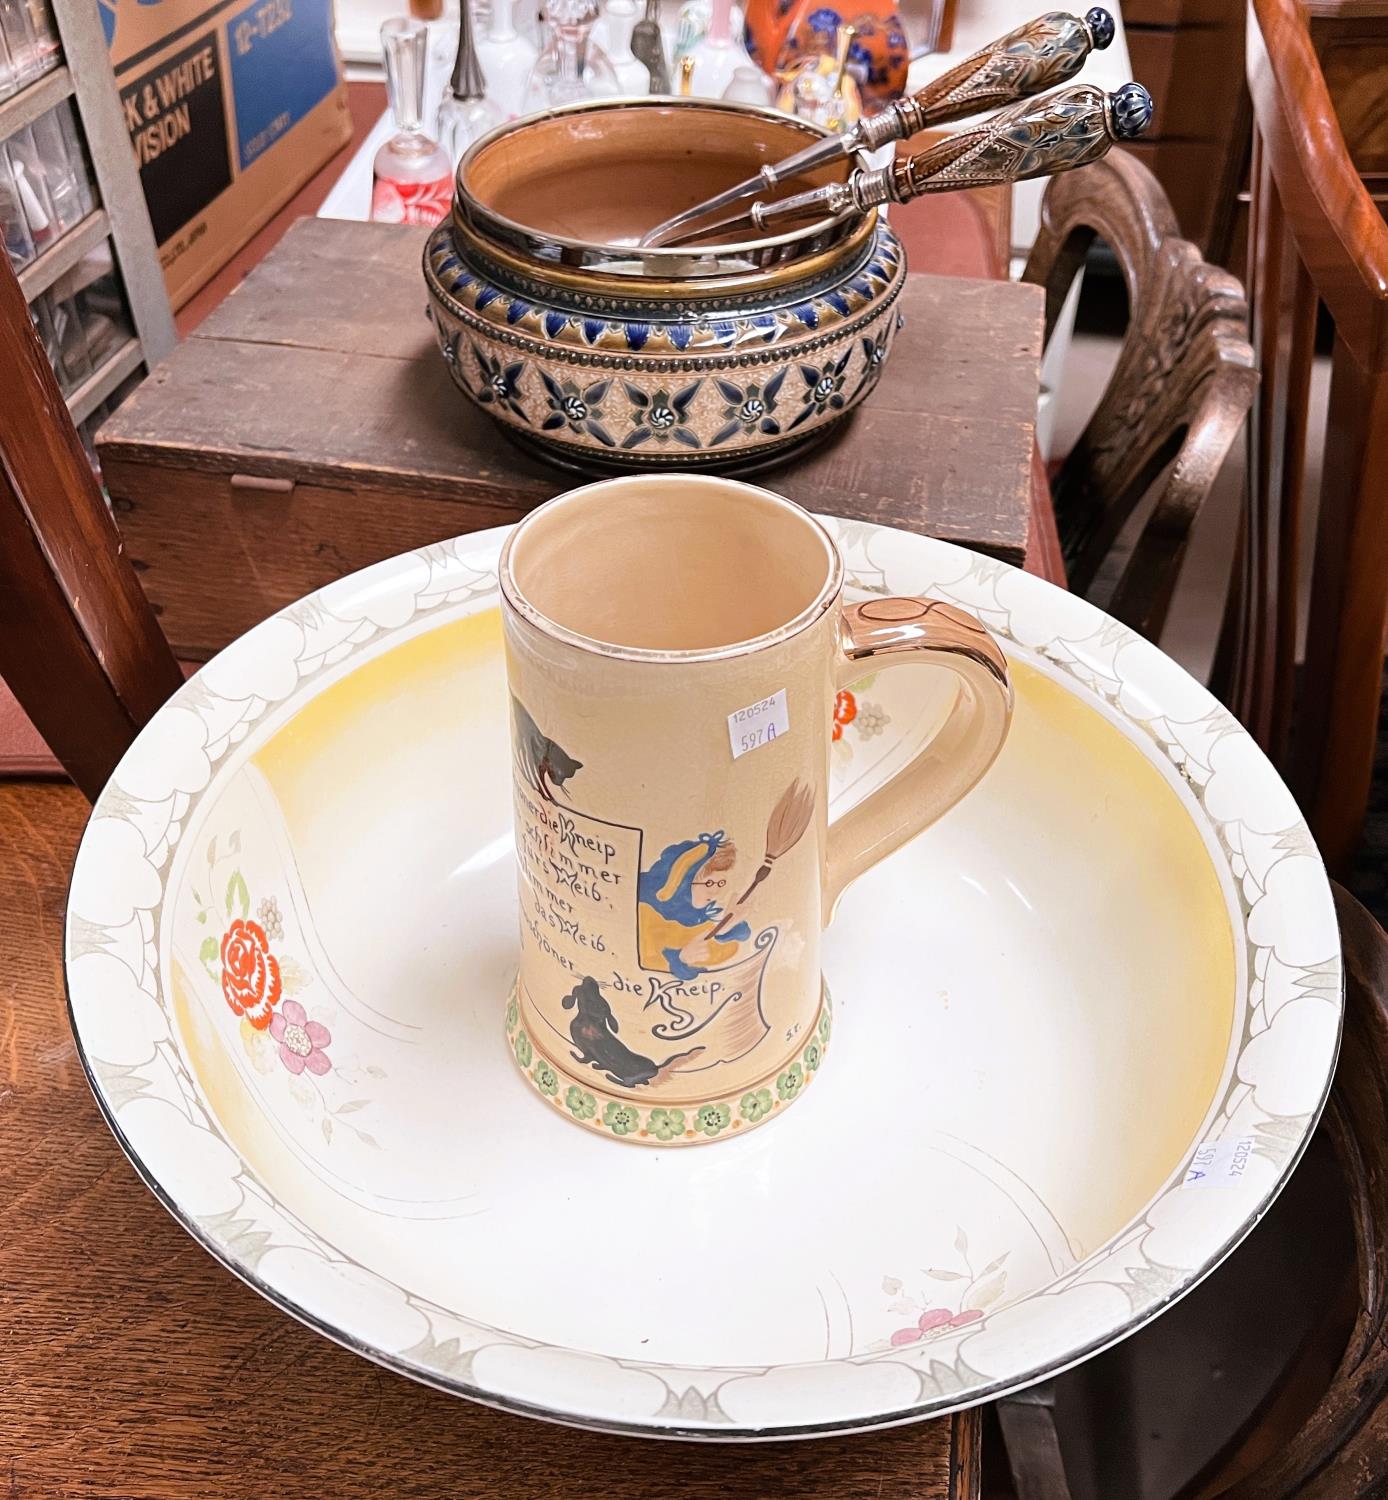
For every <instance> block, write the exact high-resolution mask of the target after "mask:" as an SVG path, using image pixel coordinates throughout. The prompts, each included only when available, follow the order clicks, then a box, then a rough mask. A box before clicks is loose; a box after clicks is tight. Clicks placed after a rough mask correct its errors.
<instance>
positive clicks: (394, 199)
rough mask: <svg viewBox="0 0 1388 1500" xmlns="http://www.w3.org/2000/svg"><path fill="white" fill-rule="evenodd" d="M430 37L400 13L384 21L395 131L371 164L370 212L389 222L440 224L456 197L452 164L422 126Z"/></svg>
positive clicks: (388, 83) (382, 25)
mask: <svg viewBox="0 0 1388 1500" xmlns="http://www.w3.org/2000/svg"><path fill="white" fill-rule="evenodd" d="M428 42H429V32H428V28H427V27H426V26H425V24H424V22H423V21H417V20H415V19H414V18H413V17H404V16H400V17H395V18H393V19H391V20H389V21H383V22H382V23H381V45H382V46H383V47H384V48H385V54H386V89H387V91H388V92H389V94H390V109H391V114H392V115H393V116H394V118H395V134H394V135H393V136H391V138H390V139H389V140H388V141H387V142H386V143H385V145H384V146H382V147H381V149H380V150H379V151H378V152H377V153H376V160H375V162H374V163H373V164H372V172H373V180H372V184H371V217H372V218H373V219H376V220H379V221H380V222H381V223H385V224H429V225H433V224H437V223H438V221H439V220H440V219H441V218H442V217H443V216H444V215H445V214H446V213H447V212H448V210H449V205H450V204H451V202H452V198H453V164H452V163H451V162H450V161H449V159H448V157H447V156H446V155H445V153H444V152H443V151H442V150H440V148H439V145H438V143H437V142H436V141H434V140H432V139H431V138H430V137H429V136H427V135H425V134H424V131H423V130H422V129H421V126H422V124H423V122H424V74H425V61H426V58H427V56H428Z"/></svg>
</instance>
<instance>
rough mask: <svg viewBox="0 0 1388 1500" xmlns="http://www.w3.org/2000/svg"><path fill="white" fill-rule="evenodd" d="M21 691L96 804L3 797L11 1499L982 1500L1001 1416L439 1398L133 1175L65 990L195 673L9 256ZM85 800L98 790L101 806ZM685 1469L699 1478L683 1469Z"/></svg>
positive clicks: (1, 672)
mask: <svg viewBox="0 0 1388 1500" xmlns="http://www.w3.org/2000/svg"><path fill="white" fill-rule="evenodd" d="M0 372H3V374H0V387H2V389H3V395H0V676H3V678H4V679H5V681H6V682H7V683H8V684H9V685H10V686H11V687H12V688H13V689H14V691H15V695H16V697H17V698H18V699H19V701H20V702H21V704H22V705H23V706H24V708H25V709H26V710H27V711H28V712H29V714H30V716H31V717H32V718H33V719H34V720H35V722H36V723H37V725H38V727H39V728H40V730H41V731H42V732H43V734H44V735H45V736H46V738H47V740H48V742H49V744H50V745H51V746H52V748H53V750H54V752H55V753H56V754H57V756H58V758H59V759H60V760H61V762H62V764H63V765H64V767H65V768H66V769H67V770H68V772H69V773H70V774H71V776H72V778H73V780H74V781H75V782H76V783H77V787H71V786H66V785H60V784H57V783H46V784H34V783H28V784H26V783H22V782H10V783H0V975H3V976H4V977H3V981H2V982H0V1022H2V1029H3V1037H4V1071H3V1077H2V1078H0V1106H3V1107H4V1122H5V1123H4V1129H3V1132H0V1135H3V1145H0V1218H3V1221H4V1223H5V1227H6V1231H7V1232H6V1233H5V1234H4V1235H2V1236H0V1285H3V1286H4V1288H5V1296H3V1297H0V1345H3V1347H4V1349H5V1378H4V1380H3V1381H0V1432H4V1433H5V1434H6V1435H7V1437H8V1438H9V1439H10V1444H9V1447H8V1449H6V1450H5V1457H6V1476H7V1478H8V1480H9V1485H8V1487H7V1488H8V1492H9V1493H13V1494H16V1495H18V1494H20V1493H21V1492H22V1493H23V1494H26V1495H43V1496H45V1497H46V1500H78V1497H79V1496H86V1495H91V1494H96V1493H100V1494H111V1495H113V1494H117V1493H119V1494H121V1495H130V1496H132V1497H133V1496H139V1497H142V1500H144V1497H149V1500H153V1497H154V1496H164V1495H198V1496H207V1497H213V1496H232V1495H243V1494H267V1495H268V1494H276V1495H278V1494H288V1493H295V1494H312V1495H324V1496H332V1497H333V1500H368V1497H375V1496H380V1495H384V1494H391V1495H395V1494H401V1495H403V1494H410V1495H421V1496H423V1495H431V1496H432V1495H513V1494H521V1493H525V1494H535V1495H561V1494H562V1495H571V1494H573V1495H577V1494H589V1493H592V1494H598V1495H602V1496H604V1497H607V1500H645V1497H648V1496H652V1495H660V1494H669V1493H672V1486H673V1487H674V1488H675V1489H677V1490H678V1493H679V1494H680V1496H681V1497H682V1500H728V1497H731V1496H738V1495H742V1496H762V1495H771V1494H779V1493H781V1492H782V1491H783V1490H786V1489H793V1490H794V1491H795V1493H796V1494H797V1496H800V1497H803V1500H908V1497H909V1500H978V1494H979V1485H980V1473H979V1457H980V1445H979V1431H980V1419H979V1413H978V1412H977V1411H976V1410H975V1411H969V1412H962V1413H959V1414H957V1415H955V1416H953V1417H944V1418H941V1419H940V1420H939V1421H935V1422H927V1423H922V1424H919V1425H916V1426H912V1427H908V1428H900V1429H897V1430H894V1431H891V1432H883V1433H880V1434H877V1435H875V1436H859V1437H840V1438H832V1439H824V1440H822V1441H819V1442H816V1443H810V1444H796V1443H772V1444H768V1445H765V1446H761V1447H759V1448H757V1449H755V1450H749V1449H747V1448H744V1447H738V1446H714V1445H709V1444H691V1443H655V1442H649V1441H644V1442H643V1441H640V1440H637V1439H633V1438H621V1437H612V1436H605V1435H602V1434H599V1433H590V1432H578V1431H571V1430H569V1429H566V1428H561V1427H557V1426H552V1425H548V1424H544V1423H539V1422H534V1421H528V1420H525V1419H523V1418H520V1417H515V1416H509V1415H506V1414H504V1413H502V1412H498V1411H493V1410H490V1409H488V1408H484V1407H481V1406H477V1405H474V1404H471V1403H463V1402H460V1401H458V1400H457V1399H456V1398H453V1397H451V1396H447V1395H444V1394H442V1393H440V1392H438V1391H433V1390H428V1389H425V1388H424V1387H422V1386H418V1385H414V1384H412V1383H411V1382H409V1381H406V1380H404V1379H401V1378H400V1377H398V1376H395V1375H392V1374H389V1373H387V1372H386V1371H383V1370H381V1369H379V1368H378V1367H377V1366H375V1365H373V1364H370V1363H368V1362H367V1361H366V1360H364V1359H361V1358H360V1357H358V1356H357V1355H355V1354H352V1353H350V1352H348V1351H347V1350H345V1349H342V1348H339V1347H338V1346H337V1345H336V1344H333V1343H330V1342H329V1341H328V1340H326V1339H324V1338H321V1337H319V1336H318V1335H317V1334H315V1333H312V1332H310V1331H309V1330H308V1329H306V1328H304V1327H301V1326H300V1325H299V1324H298V1323H296V1322H294V1321H293V1320H292V1319H290V1318H287V1317H286V1316H285V1315H284V1314H283V1313H281V1312H280V1311H278V1310H277V1309H275V1308H272V1307H271V1306H270V1305H269V1303H267V1302H265V1301H263V1300H262V1299H261V1298H260V1297H258V1296H256V1295H255V1294H254V1293H253V1292H252V1291H250V1290H249V1289H248V1288H247V1287H244V1286H242V1285H241V1284H240V1283H239V1282H237V1281H236V1280H235V1279H234V1278H233V1277H231V1276H228V1275H227V1273H226V1272H225V1271H224V1270H223V1269H222V1268H221V1267H220V1266H218V1265H217V1264H216V1263H215V1262H214V1261H213V1259H212V1258H211V1257H210V1256H209V1255H207V1254H206V1253H205V1251H203V1250H202V1249H201V1248H200V1247H199V1246H198V1245H197V1244H195V1243H194V1242H193V1240H192V1239H190V1238H189V1237H188V1236H187V1235H186V1234H185V1233H184V1232H183V1231H182V1230H181V1229H180V1228H179V1227H178V1226H177V1225H176V1224H175V1223H174V1222H173V1221H172V1220H171V1219H170V1218H169V1217H168V1216H167V1215H165V1214H163V1213H162V1212H161V1211H160V1209H159V1205H158V1204H157V1203H156V1201H155V1200H154V1198H153V1197H152V1196H151V1195H150V1194H149V1192H148V1191H147V1190H146V1189H145V1188H144V1186H143V1185H142V1184H141V1183H140V1181H139V1179H138V1178H137V1177H136V1175H135V1173H134V1171H133V1170H131V1169H129V1168H128V1167H127V1166H126V1165H125V1164H124V1163H123V1162H122V1161H121V1160H120V1153H119V1150H118V1148H117V1146H116V1143H115V1141H114V1140H113V1139H112V1138H111V1136H110V1133H109V1131H108V1130H107V1129H106V1126H105V1125H104V1123H103V1122H102V1119H101V1117H100V1115H99V1114H98V1112H97V1109H96V1106H95V1104H94V1102H93V1100H92V1097H91V1094H90V1091H89V1090H88V1088H87V1085H86V1081H85V1078H84V1076H83V1072H82V1068H81V1067H80V1065H79V1063H78V1061H77V1059H76V1056H75V1052H74V1048H73V1045H72V1041H71V1039H70V1036H69V1032H68V1020H67V1016H66V1013H65V1006H64V997H63V978H62V973H63V931H64V902H65V894H66V889H67V881H68V875H69V872H70V867H71V861H72V856H73V853H74V851H75V849H76V845H77V839H78V836H79V835H80V833H81V830H82V825H83V823H84V822H85V820H86V814H87V807H86V803H85V801H84V800H83V794H84V793H85V795H86V797H87V798H94V797H95V796H96V795H97V793H98V792H99V791H100V790H101V788H102V786H103V785H104V783H105V780H106V778H107V776H108V774H109V773H110V771H111V770H112V769H113V768H114V767H115V765H116V762H117V761H118V760H119V758H120V756H121V755H122V754H123V752H124V751H125V749H126V748H127V747H128V745H129V744H130V742H131V740H132V739H133V738H134V735H135V734H136V732H137V731H138V729H139V727H140V726H141V725H142V724H143V723H144V722H145V721H146V720H148V718H149V717H150V716H151V715H152V714H153V713H154V711H155V709H156V708H157V707H158V706H159V704H160V703H161V702H162V701H163V700H164V699H165V698H166V697H167V696H168V695H169V694H170V693H171V692H172V691H173V690H174V689H175V688H177V687H178V686H179V685H180V683H181V682H182V675H181V673H180V671H179V668H178V666H177V664H176V663H175V662H174V659H173V657H172V655H171V653H170V651H169V648H168V646H167V644H166V643H165V641H164V638H163V636H162V635H161V634H160V632H159V628H158V624H157V622H156V620H155V618H154V616H153V614H152V612H151V610H150V608H149V606H148V604H147V603H146V601H145V597H144V595H143V593H142V592H141V590H140V587H139V583H138V581H137V579H136V578H135V575H134V572H133V570H132V569H131V567H130V564H129V563H128V561H127V560H126V559H125V558H124V556H123V555H122V551H121V542H120V537H119V534H118V532H117V531H116V528H115V526H114V525H113V524H112V521H111V517H110V514H109V513H108V511H107V509H106V505H105V502H104V500H103V498H102V495H101V492H100V490H99V489H98V487H97V485H96V483H95V481H94V480H93V478H92V474H91V470H90V469H89V467H88V465H87V460H86V457H85V455H84V454H83V452H82V449H81V446H80V444H79V442H78V440H77V435H76V433H75V431H74V430H73V427H72V424H71V422H70V421H69V420H68V416H67V409H66V407H65V405H64V403H63V400H62V397H61V395H60V394H59V392H58V389H57V386H56V383H55V382H54V379H53V375H52V372H51V370H50V369H49V367H48V363H47V361H46V359H45V358H44V354H43V350H42V347H41V346H40V344H39V341H38V338H37V336H36V334H35V333H34V330H33V326H32V324H31V323H30V320H29V315H28V311H27V309H26V307H25V304H24V299H23V296H22V295H21V293H20V291H19V287H18V285H17V283H16V281H15V279H14V275H13V273H12V272H11V270H10V267H9V264H8V262H7V261H6V260H5V258H4V256H3V255H0ZM79 788H80V790H79ZM672 1476H674V1477H673V1478H672Z"/></svg>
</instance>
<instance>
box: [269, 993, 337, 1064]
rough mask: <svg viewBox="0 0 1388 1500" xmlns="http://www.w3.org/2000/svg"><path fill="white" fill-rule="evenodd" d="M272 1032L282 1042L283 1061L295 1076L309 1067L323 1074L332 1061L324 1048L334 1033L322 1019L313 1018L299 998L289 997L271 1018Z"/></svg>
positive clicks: (281, 1057)
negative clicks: (314, 1019) (311, 1018)
mask: <svg viewBox="0 0 1388 1500" xmlns="http://www.w3.org/2000/svg"><path fill="white" fill-rule="evenodd" d="M270 1035H271V1036H272V1037H274V1039H275V1040H276V1041H277V1042H278V1043H279V1044H280V1061H281V1062H282V1063H283V1064H284V1065H285V1067H286V1068H288V1069H289V1071H290V1072H291V1073H293V1074H294V1075H295V1076H296V1077H297V1076H298V1075H299V1074H300V1073H302V1072H303V1071H304V1069H305V1068H307V1069H308V1071H309V1072H310V1073H315V1074H317V1075H318V1077H320V1078H321V1077H322V1076H323V1074H324V1073H326V1072H328V1071H329V1070H330V1069H331V1067H332V1063H331V1062H329V1060H328V1054H327V1053H326V1052H325V1051H324V1050H323V1049H324V1048H325V1047H326V1046H327V1045H328V1043H329V1042H331V1041H332V1033H331V1032H330V1031H329V1030H328V1028H327V1027H326V1026H324V1025H323V1024H322V1022H321V1021H310V1020H309V1018H308V1012H307V1011H306V1010H305V1009H304V1008H303V1006H302V1005H300V1004H299V1002H298V1001H297V1000H286V1001H285V1002H284V1003H283V1004H282V1005H281V1006H280V1008H279V1009H278V1010H277V1011H276V1012H275V1014H274V1016H273V1018H272V1019H271V1021H270Z"/></svg>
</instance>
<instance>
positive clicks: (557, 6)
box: [522, 0, 622, 114]
mask: <svg viewBox="0 0 1388 1500" xmlns="http://www.w3.org/2000/svg"><path fill="white" fill-rule="evenodd" d="M546 9H547V14H548V18H549V39H548V40H547V41H546V43H545V45H544V48H543V49H542V50H541V52H540V55H539V57H538V58H536V60H535V66H534V67H533V68H532V69H531V70H530V78H529V81H528V82H527V83H526V86H525V108H524V110H523V111H522V113H524V114H531V113H532V112H533V111H535V110H538V109H549V108H551V107H552V106H554V105H558V104H572V103H573V102H574V101H575V100H576V99H615V98H616V97H617V96H618V95H619V94H620V93H621V92H622V86H621V84H620V83H619V82H618V81H617V74H616V73H615V72H614V70H613V67H612V64H611V63H610V62H609V61H608V60H607V57H606V55H605V54H604V53H603V51H602V49H601V48H599V47H596V46H594V45H593V26H594V24H595V23H596V21H597V19H598V5H597V0H550V3H549V5H548V6H547V8H546Z"/></svg>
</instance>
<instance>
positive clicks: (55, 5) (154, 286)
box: [0, 0, 175, 427]
mask: <svg viewBox="0 0 1388 1500" xmlns="http://www.w3.org/2000/svg"><path fill="white" fill-rule="evenodd" d="M24 3H25V4H26V5H27V7H28V12H29V14H30V16H31V18H33V19H34V20H39V19H40V18H41V19H42V20H43V21H44V22H45V23H47V22H48V21H49V20H50V19H51V22H52V23H53V25H54V26H55V27H56V33H57V41H58V43H59V48H60V50H59V52H58V54H57V57H58V60H57V63H56V65H50V66H49V67H48V68H47V70H46V71H44V72H42V73H40V74H39V75H38V76H37V77H33V78H31V79H30V80H29V81H27V82H25V83H23V84H21V85H20V87H19V88H18V90H17V91H16V92H12V93H10V94H9V95H8V97H6V98H4V99H0V148H3V147H4V146H5V145H6V144H7V143H9V142H11V141H12V140H13V139H14V138H15V137H16V136H17V135H18V134H19V133H20V132H22V131H24V130H25V129H26V128H27V127H29V126H32V125H33V124H34V123H35V122H37V121H40V120H42V119H43V118H44V117H45V116H46V115H47V114H48V113H49V111H51V110H53V109H54V108H55V107H56V106H58V105H61V104H62V103H63V102H64V101H65V100H71V102H72V108H73V111H74V113H75V116H76V122H77V128H78V134H79V136H80V144H81V146H82V148H83V149H84V151H85V153H86V159H87V162H88V163H90V184H89V185H90V187H91V190H92V197H93V200H94V206H93V207H92V208H91V211H90V212H88V213H86V214H85V215H84V216H83V217H82V218H80V219H79V220H78V221H77V222H75V223H73V224H71V225H70V226H69V227H68V228H67V229H66V230H65V232H63V233H61V234H60V235H59V236H58V237H57V238H56V239H54V240H53V241H52V242H51V243H49V244H46V245H44V246H43V248H42V249H41V250H39V251H38V253H37V254H36V255H35V256H34V257H33V258H32V259H31V260H29V261H28V263H27V264H24V265H22V266H21V267H20V268H18V269H17V271H16V275H17V278H18V281H19V285H20V288H21V290H22V291H23V293H24V297H25V300H26V301H27V302H28V303H29V304H30V307H31V309H35V307H36V304H38V303H39V302H40V301H41V299H43V298H44V295H45V293H49V292H54V291H55V290H57V291H61V294H62V296H63V297H64V298H69V299H70V298H74V297H76V296H77V295H78V294H79V293H81V292H82V291H83V290H85V289H86V288H87V287H88V286H90V285H91V284H92V283H93V282H94V281H96V280H98V279H99V278H101V277H102V276H105V275H106V274H108V273H110V272H114V275H115V278H116V280H117V281H118V282H119V284H120V289H121V293H122V297H123V302H124V309H125V311H126V312H127V313H128V327H127V326H124V320H122V324H121V326H119V327H117V328H116V329H115V331H114V333H113V338H114V342H113V343H112V342H111V341H110V340H107V341H106V343H105V345H104V346H103V347H101V348H100V350H99V355H98V353H97V351H96V350H94V349H93V348H91V347H90V346H89V345H88V344H87V343H85V342H84V344H83V347H82V355H83V364H82V368H81V369H80V371H79V373H78V374H77V375H76V376H75V377H72V378H70V379H69V380H68V382H67V383H68V387H69V388H68V390H67V392H66V399H67V406H68V411H69V413H70V414H71V416H72V420H73V421H74V423H76V424H78V426H79V427H80V426H81V424H83V423H85V422H87V421H88V419H90V418H92V417H93V415H94V414H96V413H98V412H99V410H100V408H101V407H102V404H103V403H104V402H106V401H108V400H110V399H111V398H112V397H113V396H114V395H115V394H116V393H117V392H118V390H119V388H120V387H121V386H122V385H123V384H124V383H125V382H126V381H127V380H128V379H129V377H130V376H132V375H135V374H137V373H138V372H140V371H141V370H148V369H150V368H152V367H153V366H154V365H155V364H156V363H158V361H159V360H161V359H162V358H163V357H164V356H165V355H166V354H167V353H168V352H169V351H170V350H171V349H172V348H173V346H174V342H175V333H174V322H173V314H172V312H171V310H170V308H169V300H168V295H167V293H166V292H165V290H164V278H163V273H162V271H161V270H160V266H159V254H158V250H157V247H156V245H155V240H154V233H153V230H152V229H151V227H150V221H149V213H148V210H147V209H146V207H145V200H144V194H143V192H142V190H141V187H140V177H139V172H138V169H137V167H136V163H135V156H134V153H133V152H132V150H131V148H130V139H129V135H128V133H127V131H126V127H125V120H124V116H123V113H122V110H121V104H120V98H119V95H118V93H117V90H116V83H115V77H114V75H113V73H112V71H111V63H110V58H109V56H108V54H107V49H106V38H105V35H104V33H103V31H102V27H101V21H100V18H99V15H98V7H97V6H95V5H93V4H92V3H91V0H24ZM5 10H6V8H5V6H4V5H3V4H0V12H5ZM9 13H13V12H12V11H11V12H9ZM0 18H2V17H0ZM36 56H37V54H36ZM31 196H32V192H31ZM15 206H16V212H19V213H22V212H23V207H22V198H21V196H20V195H18V194H17V195H16V205H15ZM103 247H107V255H106V256H101V255H100V254H99V252H100V251H101V250H102V248H103ZM108 258H109V263H108ZM73 305H74V306H75V304H73ZM36 316H37V313H36ZM82 336H83V338H84V339H85V338H86V337H87V331H85V330H84V331H83V335H82ZM94 357H95V362H94V363H93V358H94ZM89 364H90V366H91V367H90V368H89V369H88V368H87V365H89Z"/></svg>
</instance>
